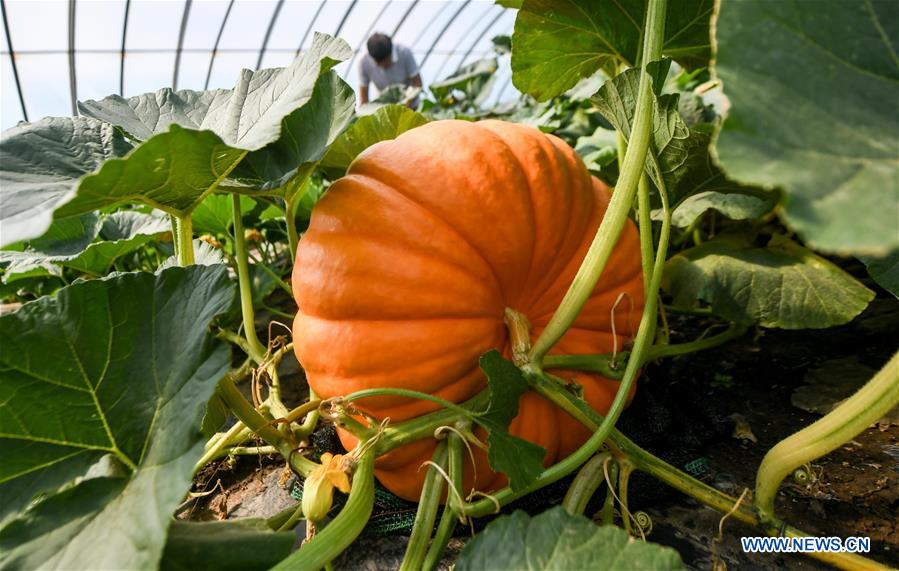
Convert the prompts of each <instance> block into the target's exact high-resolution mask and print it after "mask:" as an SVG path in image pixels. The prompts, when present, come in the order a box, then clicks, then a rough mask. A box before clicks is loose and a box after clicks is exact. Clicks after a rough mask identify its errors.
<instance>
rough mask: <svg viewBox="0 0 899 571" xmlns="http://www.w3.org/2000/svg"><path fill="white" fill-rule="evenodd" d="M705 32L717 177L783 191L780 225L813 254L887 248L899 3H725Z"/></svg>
mask: <svg viewBox="0 0 899 571" xmlns="http://www.w3.org/2000/svg"><path fill="white" fill-rule="evenodd" d="M716 33H717V53H716V71H717V74H718V76H719V77H720V78H721V80H722V81H723V82H724V89H725V92H726V94H727V96H728V98H729V99H730V101H731V104H732V108H731V111H730V114H729V116H728V117H727V120H726V121H725V123H724V127H723V130H722V131H721V133H720V135H719V137H718V141H717V150H718V158H719V159H720V162H721V164H722V165H723V167H724V168H725V169H726V170H727V172H728V173H729V174H730V175H732V176H734V177H736V178H737V179H739V180H741V181H746V182H749V183H753V184H760V185H765V186H768V187H774V186H778V187H781V188H783V189H784V190H785V191H786V200H785V205H784V210H783V218H784V220H785V221H786V223H787V224H788V225H790V226H791V227H792V228H794V229H795V230H796V231H797V232H799V234H800V235H801V236H802V237H803V239H804V241H805V242H806V243H808V244H809V245H810V246H813V247H815V248H816V249H819V250H825V251H829V252H836V253H841V254H849V253H852V254H866V255H874V256H885V255H887V254H888V253H889V252H890V251H893V250H895V249H897V247H899V231H897V220H899V174H897V173H899V136H897V133H899V65H897V59H896V53H897V51H899V3H897V2H893V1H891V0H844V1H841V2H832V3H829V4H828V5H827V8H826V9H822V7H821V6H819V5H817V4H815V3H808V2H758V1H756V0H728V1H727V2H722V5H721V14H720V17H719V18H718V22H717V26H716Z"/></svg>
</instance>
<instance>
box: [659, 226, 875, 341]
mask: <svg viewBox="0 0 899 571" xmlns="http://www.w3.org/2000/svg"><path fill="white" fill-rule="evenodd" d="M663 279H664V287H665V289H666V290H668V291H669V292H670V293H671V294H672V296H673V297H674V304H675V305H678V306H683V307H690V306H692V305H693V304H695V303H696V302H697V301H699V300H702V301H704V302H706V303H709V304H711V306H712V311H713V312H714V313H716V314H718V315H721V316H722V317H725V318H727V319H729V320H731V321H734V322H737V323H745V324H751V323H758V324H759V325H761V326H763V327H779V328H782V329H818V328H825V327H832V326H834V325H842V324H843V323H847V322H849V321H851V320H852V319H853V318H854V317H855V316H856V315H858V314H859V313H861V312H862V310H863V309H865V307H867V305H868V302H870V301H871V300H872V299H873V298H874V292H872V291H871V290H869V289H868V288H866V287H865V286H863V285H862V284H861V283H859V282H858V280H856V279H855V278H853V277H852V276H850V275H849V274H847V273H846V272H844V271H843V270H841V269H840V268H838V267H836V266H835V265H833V264H832V263H830V262H828V261H827V260H825V259H824V258H821V257H819V256H817V255H815V254H814V253H813V252H811V251H810V250H807V249H806V248H803V247H802V246H799V245H798V244H796V243H794V242H791V241H790V240H788V239H786V238H784V237H782V236H779V235H775V236H774V237H773V238H772V239H771V242H770V243H769V244H768V245H767V246H766V247H764V248H760V247H755V246H753V245H752V244H748V243H746V242H744V241H742V240H740V239H725V238H718V239H715V240H712V241H709V242H706V243H704V244H702V245H700V246H697V247H695V248H691V249H689V250H685V251H683V252H680V253H679V254H677V255H675V256H674V257H672V258H671V259H670V260H668V262H667V264H666V266H665V274H664V278H663Z"/></svg>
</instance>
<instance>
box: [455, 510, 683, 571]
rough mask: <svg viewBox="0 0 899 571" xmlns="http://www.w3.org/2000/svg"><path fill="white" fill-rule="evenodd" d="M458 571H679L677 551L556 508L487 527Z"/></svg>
mask: <svg viewBox="0 0 899 571" xmlns="http://www.w3.org/2000/svg"><path fill="white" fill-rule="evenodd" d="M456 569H457V570H458V571H470V570H471V571H474V570H476V569H493V570H496V571H500V570H506V569H508V570H509V571H512V570H515V571H525V570H526V571H543V570H547V571H548V570H550V569H629V570H633V571H638V570H641V571H663V570H664V571H673V570H678V569H684V565H683V562H682V561H681V558H680V555H678V553H677V551H675V550H673V549H671V548H670V547H662V546H661V545H657V544H654V543H649V542H647V541H640V540H637V539H634V538H633V537H630V536H629V535H628V534H627V532H626V531H624V530H623V529H620V528H617V527H615V526H611V525H607V526H602V527H600V526H598V525H596V524H595V523H593V522H592V521H590V520H589V519H587V518H585V517H583V516H579V515H577V516H575V515H571V514H569V513H568V512H567V511H565V509H564V508H562V507H561V506H557V507H554V508H552V509H549V510H547V511H545V512H543V513H542V514H540V515H537V516H534V517H531V516H529V515H528V514H526V513H525V512H523V511H516V512H514V513H513V514H511V515H505V516H502V517H499V518H497V519H496V520H494V521H492V522H491V523H490V524H489V525H488V526H487V528H486V529H485V530H484V531H482V532H481V533H479V534H477V535H476V536H474V538H473V539H472V540H471V541H469V542H468V543H467V544H466V545H465V548H463V549H462V552H461V553H460V554H459V559H458V560H457V561H456Z"/></svg>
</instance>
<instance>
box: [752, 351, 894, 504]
mask: <svg viewBox="0 0 899 571" xmlns="http://www.w3.org/2000/svg"><path fill="white" fill-rule="evenodd" d="M897 404H899V352H897V353H896V354H895V355H893V358H892V359H890V360H889V361H888V362H887V364H886V365H884V367H883V368H882V369H880V371H878V372H877V374H876V375H874V377H873V378H872V379H871V380H870V381H868V382H867V384H865V386H863V387H862V388H861V389H859V390H858V391H857V392H856V393H855V394H854V395H852V396H851V397H849V398H848V399H846V400H845V401H843V402H842V403H841V404H840V405H839V406H838V407H836V408H835V409H833V410H832V411H831V412H829V413H828V414H827V415H825V416H824V417H822V418H820V419H818V420H817V421H816V422H815V423H814V424H812V425H811V426H807V427H805V428H803V429H802V430H800V431H799V432H797V433H795V434H793V435H792V436H789V437H787V438H785V439H784V440H782V441H781V442H779V443H778V444H777V445H775V446H774V448H772V449H771V450H769V451H768V453H767V454H766V455H765V457H764V458H763V459H762V464H761V465H760V466H759V471H758V475H757V476H756V484H755V505H756V507H757V508H758V511H759V516H760V518H761V519H762V521H765V522H768V521H773V520H774V498H775V496H776V495H777V489H778V488H779V487H780V483H781V482H782V481H783V479H784V478H785V477H786V476H787V475H788V474H790V473H792V472H793V470H795V469H796V468H798V467H799V466H802V465H803V464H805V463H807V462H811V461H812V460H814V459H816V458H820V457H821V456H824V455H825V454H827V453H829V452H831V451H833V450H835V449H836V448H838V447H839V446H840V445H842V444H843V443H845V442H848V441H849V440H851V439H852V438H854V437H855V436H856V435H857V434H859V433H860V432H862V431H863V430H865V429H866V428H867V427H869V426H870V425H872V424H873V423H875V422H877V421H878V420H879V419H881V418H883V416H884V415H885V414H887V412H889V410H890V409H892V408H893V407H894V406H896V405H897Z"/></svg>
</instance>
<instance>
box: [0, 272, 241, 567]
mask: <svg viewBox="0 0 899 571" xmlns="http://www.w3.org/2000/svg"><path fill="white" fill-rule="evenodd" d="M234 299H235V296H234V289H233V286H232V285H231V283H230V282H229V280H228V276H227V273H226V271H225V268H224V267H222V266H218V267H202V266H192V267H189V268H172V269H169V270H166V271H164V272H161V273H159V274H155V275H154V274H147V273H133V274H117V275H114V276H111V277H108V278H106V279H102V280H93V281H87V282H78V283H75V284H73V285H71V286H69V287H66V288H64V289H62V290H60V291H59V293H58V294H57V295H56V296H54V297H45V298H41V299H39V300H37V301H34V302H32V303H28V304H25V305H24V306H23V307H22V308H21V309H19V310H18V311H17V312H15V313H12V314H7V315H4V316H2V317H0V403H2V404H0V455H2V456H3V459H4V461H3V462H2V464H0V497H2V498H3V504H2V506H0V520H2V521H3V522H4V523H5V525H4V526H3V528H2V529H0V559H2V560H3V561H4V563H5V568H8V569H36V568H67V569H88V568H117V569H126V568H127V569H150V568H155V567H156V565H157V564H158V562H159V558H160V556H161V554H162V549H163V547H164V544H165V538H166V531H167V529H168V527H169V524H170V521H171V520H170V518H171V514H172V511H173V510H174V509H175V507H176V506H177V505H178V503H179V502H180V501H181V499H182V498H183V495H184V493H185V491H186V490H187V489H188V488H189V487H190V481H191V476H192V472H193V466H194V463H195V462H196V460H197V459H198V458H199V456H200V455H201V453H202V450H203V444H202V436H201V433H200V430H199V427H200V421H201V418H202V416H203V412H204V410H205V407H206V403H207V401H208V400H209V398H210V395H211V394H212V392H213V390H214V388H215V386H216V383H217V381H218V380H219V379H220V378H221V377H222V375H224V374H225V372H226V371H227V370H228V367H229V363H230V352H229V350H228V347H227V345H226V344H225V343H222V342H218V341H216V340H215V339H214V337H213V336H212V335H211V334H210V331H209V330H208V325H209V324H210V322H211V321H212V320H213V319H214V318H215V317H216V316H217V315H219V314H222V313H223V312H226V311H228V310H230V309H231V308H232V306H233V303H234ZM39 495H48V496H49V497H45V498H44V499H42V500H38V499H35V498H37V497H38V496H39ZM29 503H31V504H32V505H30V506H29ZM26 508H27V509H26ZM23 509H24V511H22V512H21V513H18V512H19V511H20V510H23ZM17 513H18V515H17Z"/></svg>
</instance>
